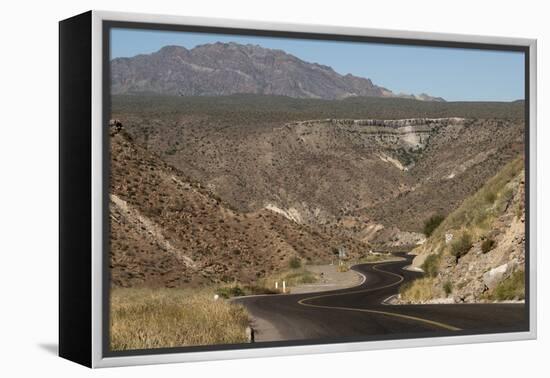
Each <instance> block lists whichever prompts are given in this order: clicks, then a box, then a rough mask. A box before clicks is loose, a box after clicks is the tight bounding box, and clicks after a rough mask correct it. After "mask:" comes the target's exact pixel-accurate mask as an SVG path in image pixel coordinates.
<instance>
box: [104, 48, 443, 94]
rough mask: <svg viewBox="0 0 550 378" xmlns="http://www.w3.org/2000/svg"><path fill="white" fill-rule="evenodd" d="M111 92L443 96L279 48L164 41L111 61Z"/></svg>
mask: <svg viewBox="0 0 550 378" xmlns="http://www.w3.org/2000/svg"><path fill="white" fill-rule="evenodd" d="M111 88H112V93H113V94H144V93H155V94H170V95H180V96H220V95H230V94H236V93H252V94H264V95H282V96H289V97H295V98H320V99H330V100H333V99H343V98H346V97H355V96H374V97H402V98H411V99H416V100H420V101H444V100H443V99H442V98H441V97H433V96H430V95H428V94H425V93H423V94H419V95H411V94H395V93H393V92H392V91H390V90H389V89H387V88H383V87H380V86H378V85H375V84H374V83H373V82H372V81H371V80H370V79H367V78H362V77H357V76H354V75H352V74H346V75H341V74H339V73H337V72H335V71H334V70H333V69H332V68H331V67H328V66H325V65H321V64H317V63H309V62H305V61H303V60H301V59H299V58H297V57H295V56H293V55H291V54H288V53H286V52H284V51H282V50H275V49H268V48H264V47H261V46H258V45H250V44H249V45H242V44H238V43H234V42H230V43H221V42H216V43H211V44H204V45H199V46H196V47H194V48H192V49H186V48H185V47H183V46H165V47H163V48H161V49H160V50H159V51H157V52H154V53H152V54H142V55H137V56H135V57H132V58H115V59H113V60H112V61H111Z"/></svg>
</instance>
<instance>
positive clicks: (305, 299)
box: [298, 263, 461, 331]
mask: <svg viewBox="0 0 550 378" xmlns="http://www.w3.org/2000/svg"><path fill="white" fill-rule="evenodd" d="M387 264H391V263H385V264H378V265H374V266H373V267H372V269H373V270H377V271H379V272H383V273H387V274H390V275H392V276H395V277H398V278H399V279H398V280H397V281H395V282H392V283H391V284H388V285H385V286H380V287H375V288H369V289H361V290H355V291H349V292H346V293H335V294H323V295H316V296H313V297H308V298H303V299H300V300H299V301H298V304H300V305H302V306H306V307H315V308H330V309H334V310H343V311H359V312H366V313H371V314H378V315H386V316H393V317H397V318H402V319H408V320H414V321H417V322H421V323H426V324H429V325H432V326H436V327H440V328H443V329H447V330H450V331H460V330H461V329H460V328H457V327H454V326H452V325H449V324H445V323H441V322H436V321H434V320H429V319H424V318H419V317H416V316H411V315H404V314H399V313H395V312H389V311H378V310H367V309H363V308H355V307H338V306H323V305H314V304H311V303H306V301H311V300H315V299H320V298H328V297H336V296H340V295H348V294H358V293H368V292H371V291H376V290H381V289H386V288H388V287H392V286H395V285H399V284H400V283H401V282H403V281H404V280H405V277H404V276H402V275H400V274H396V273H393V272H388V271H387V270H381V269H378V267H379V266H383V265H387Z"/></svg>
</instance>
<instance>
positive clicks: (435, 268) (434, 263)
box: [421, 253, 439, 277]
mask: <svg viewBox="0 0 550 378" xmlns="http://www.w3.org/2000/svg"><path fill="white" fill-rule="evenodd" d="M421 268H422V270H423V271H424V273H425V274H426V276H428V277H435V276H437V273H438V272H439V254H435V253H434V254H431V255H428V257H426V260H424V263H423V264H422V266H421Z"/></svg>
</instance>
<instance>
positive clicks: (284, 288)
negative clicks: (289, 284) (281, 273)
mask: <svg viewBox="0 0 550 378" xmlns="http://www.w3.org/2000/svg"><path fill="white" fill-rule="evenodd" d="M284 293H286V281H283V294H284Z"/></svg>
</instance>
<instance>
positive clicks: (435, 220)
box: [423, 214, 445, 238]
mask: <svg viewBox="0 0 550 378" xmlns="http://www.w3.org/2000/svg"><path fill="white" fill-rule="evenodd" d="M444 219H445V218H444V217H443V215H439V214H436V215H432V216H431V217H430V218H428V219H427V220H426V222H424V228H423V232H424V235H426V237H427V238H429V237H430V236H431V235H432V234H433V232H434V230H435V229H436V228H437V227H438V226H439V225H440V224H441V222H443V220H444Z"/></svg>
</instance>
